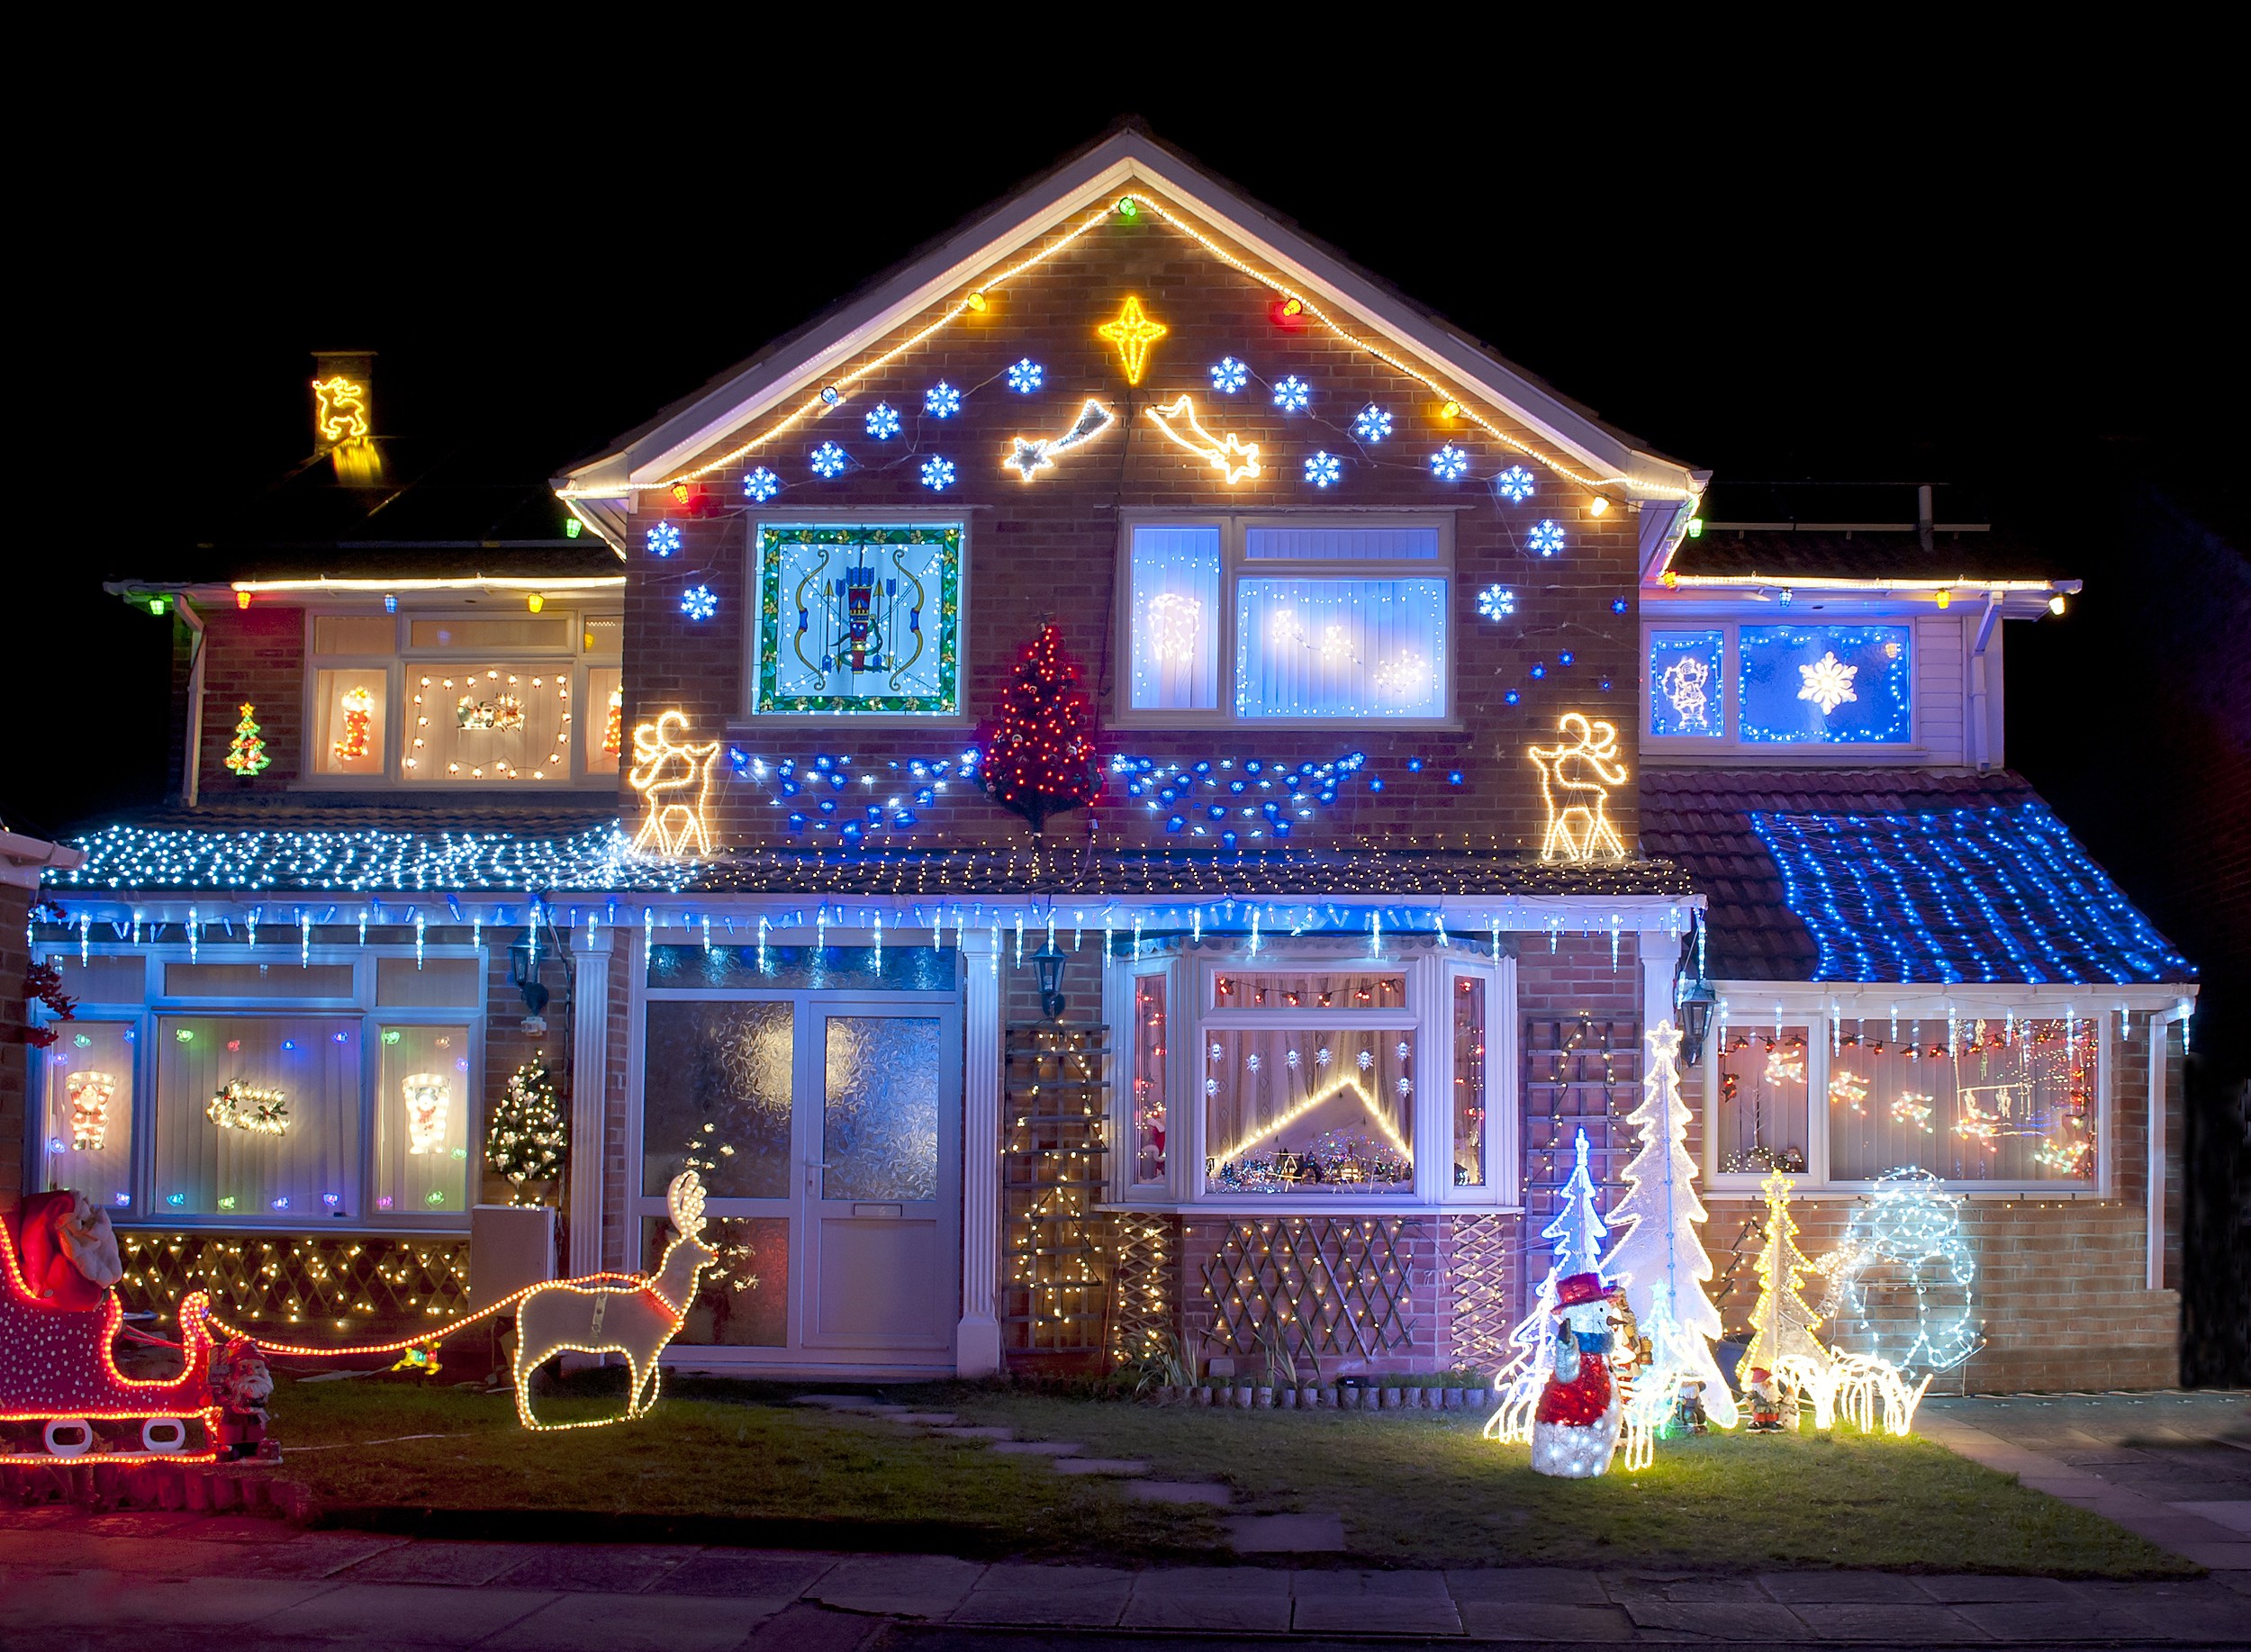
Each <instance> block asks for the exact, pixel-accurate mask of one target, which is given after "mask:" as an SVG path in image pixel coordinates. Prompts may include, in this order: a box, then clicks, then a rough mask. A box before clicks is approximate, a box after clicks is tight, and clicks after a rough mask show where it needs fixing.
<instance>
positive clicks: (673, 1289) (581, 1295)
mask: <svg viewBox="0 0 2251 1652" xmlns="http://www.w3.org/2000/svg"><path fill="white" fill-rule="evenodd" d="M664 1205H665V1208H666V1209H667V1210H669V1211H670V1212H671V1214H672V1219H673V1227H674V1228H676V1229H677V1230H678V1231H679V1236H678V1237H677V1238H675V1239H674V1240H673V1242H672V1244H671V1245H670V1247H668V1248H667V1249H666V1250H665V1251H664V1260H663V1261H662V1262H660V1263H658V1264H657V1267H656V1271H655V1273H653V1274H646V1275H643V1276H641V1277H638V1278H637V1280H635V1281H634V1282H632V1283H628V1284H619V1285H609V1284H593V1283H582V1282H580V1281H577V1280H573V1279H557V1280H556V1281H555V1282H554V1283H552V1284H549V1285H542V1286H537V1287H535V1288H534V1289H533V1290H532V1291H530V1292H529V1294H528V1295H526V1296H525V1297H524V1298H523V1300H522V1301H521V1302H520V1304H518V1305H517V1308H516V1415H517V1417H518V1418H519V1420H520V1421H521V1422H522V1423H523V1425H524V1426H525V1427H526V1428H528V1429H554V1428H599V1427H601V1425H602V1424H604V1423H608V1422H619V1421H621V1420H622V1419H620V1418H617V1417H600V1418H593V1419H590V1420H589V1421H587V1422H540V1421H539V1420H538V1418H537V1417H535V1416H533V1415H532V1413H531V1374H532V1372H534V1371H535V1370H537V1369H538V1368H539V1367H540V1366H542V1365H544V1364H545V1363H546V1362H547V1360H548V1359H552V1358H553V1357H554V1356H555V1355H556V1354H560V1353H576V1354H623V1355H624V1356H625V1362H626V1368H627V1370H628V1373H629V1374H630V1377H631V1380H630V1382H629V1383H628V1386H627V1388H626V1408H625V1416H626V1417H627V1418H632V1417H638V1416H641V1415H643V1414H644V1413H646V1412H647V1410H648V1408H649V1407H650V1406H652V1405H654V1404H655V1403H656V1385H657V1377H658V1366H657V1356H658V1355H660V1354H662V1353H663V1352H664V1345H665V1344H666V1343H667V1342H670V1341H672V1340H673V1333H674V1332H677V1331H679V1329H680V1326H681V1322H682V1321H683V1320H685V1319H686V1318H687V1317H688V1305H689V1304H691V1303H692V1302H693V1301H694V1300H695V1295H696V1280H697V1278H698V1277H699V1276H700V1275H701V1273H702V1272H703V1270H704V1269H705V1268H709V1267H710V1266H711V1264H712V1263H714V1262H716V1261H717V1260H719V1252H718V1251H716V1250H713V1249H712V1248H711V1247H710V1245H707V1244H705V1243H704V1242H703V1240H702V1237H701V1235H702V1232H703V1183H702V1182H701V1180H699V1179H698V1178H697V1176H696V1173H695V1172H694V1171H693V1170H683V1171H682V1172H681V1173H680V1174H679V1175H678V1176H675V1177H673V1180H672V1186H671V1187H667V1188H666V1189H665V1190H664Z"/></svg>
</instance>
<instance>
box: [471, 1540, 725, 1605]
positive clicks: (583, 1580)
mask: <svg viewBox="0 0 2251 1652" xmlns="http://www.w3.org/2000/svg"><path fill="white" fill-rule="evenodd" d="M700 1552H701V1550H698V1549H695V1548H688V1547H686V1546H684V1545H680V1544H655V1543H555V1544H547V1545H544V1546H540V1547H538V1548H535V1549H534V1551H533V1553H532V1556H531V1557H530V1558H529V1559H528V1560H526V1561H524V1562H522V1563H521V1564H520V1565H518V1566H511V1567H509V1569H508V1570H507V1571H505V1572H502V1573H501V1574H500V1575H498V1576H496V1577H495V1578H493V1583H494V1584H496V1585H497V1586H498V1587H500V1588H502V1589H563V1590H568V1591H571V1592H572V1593H591V1594H638V1593H641V1591H642V1590H644V1589H646V1588H648V1587H650V1586H651V1585H652V1584H655V1583H656V1582H657V1581H658V1580H659V1579H660V1578H662V1577H663V1576H664V1574H666V1573H667V1572H670V1571H672V1570H673V1568H674V1567H675V1566H682V1565H683V1564H685V1563H686V1562H687V1561H689V1560H691V1559H692V1558H694V1557H695V1556H696V1555H697V1554H699V1553H700Z"/></svg>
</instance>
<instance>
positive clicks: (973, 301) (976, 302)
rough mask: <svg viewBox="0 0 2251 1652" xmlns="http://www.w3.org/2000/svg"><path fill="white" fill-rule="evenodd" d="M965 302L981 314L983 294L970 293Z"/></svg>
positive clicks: (983, 306) (983, 301) (983, 302)
mask: <svg viewBox="0 0 2251 1652" xmlns="http://www.w3.org/2000/svg"><path fill="white" fill-rule="evenodd" d="M965 302H967V303H968V305H969V307H970V308H971V309H972V310H974V311H977V312H978V313H979V314H983V313H984V309H985V295H984V294H983V293H971V294H970V295H969V297H968V299H967V300H966V301H965Z"/></svg>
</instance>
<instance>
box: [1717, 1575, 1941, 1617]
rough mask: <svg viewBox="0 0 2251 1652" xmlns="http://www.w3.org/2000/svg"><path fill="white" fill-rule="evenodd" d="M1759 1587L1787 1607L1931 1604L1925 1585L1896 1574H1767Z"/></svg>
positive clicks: (1759, 1580) (1762, 1578) (1759, 1579)
mask: <svg viewBox="0 0 2251 1652" xmlns="http://www.w3.org/2000/svg"><path fill="white" fill-rule="evenodd" d="M1758 1586H1759V1587H1760V1588H1762V1589H1764V1590H1765V1591H1766V1592H1767V1593H1768V1594H1771V1595H1772V1596H1774V1598H1775V1599H1776V1600H1777V1601H1780V1602H1782V1603H1783V1604H1784V1605H1785V1606H1795V1605H1798V1604H1799V1603H1800V1602H1808V1603H1813V1602H1818V1603H1820V1604H1822V1605H1831V1606H1844V1605H1855V1606H1858V1605H1875V1604H1879V1603H1884V1604H1894V1603H1895V1604H1899V1605H1904V1606H1928V1605H1930V1595H1929V1594H1928V1593H1925V1591H1924V1589H1923V1587H1922V1585H1921V1584H1919V1583H1917V1582H1916V1581H1915V1580H1914V1579H1913V1578H1912V1577H1903V1576H1901V1575H1899V1574H1898V1573H1896V1572H1766V1573H1762V1574H1761V1575H1759V1578H1758ZM1800 1615H1801V1616H1802V1615H1804V1614H1800Z"/></svg>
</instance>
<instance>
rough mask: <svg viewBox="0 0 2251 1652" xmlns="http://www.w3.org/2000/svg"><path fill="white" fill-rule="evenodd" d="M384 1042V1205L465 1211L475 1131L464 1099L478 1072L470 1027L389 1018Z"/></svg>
mask: <svg viewBox="0 0 2251 1652" xmlns="http://www.w3.org/2000/svg"><path fill="white" fill-rule="evenodd" d="M379 1048H380V1049H381V1051H382V1059H381V1061H380V1062H379V1063H378V1066H379V1068H380V1071H379V1074H378V1076H377V1079H376V1085H375V1203H376V1206H377V1208H378V1209H390V1210H394V1211H414V1212H419V1213H422V1214H439V1213H443V1212H447V1211H451V1212H454V1213H456V1214H459V1213H461V1212H463V1211H466V1209H467V1208H468V1205H469V1197H468V1195H469V1141H470V1137H469V1128H468V1108H467V1106H466V1105H463V1099H464V1098H466V1096H467V1094H468V1092H469V1088H470V1085H471V1079H472V1075H473V1073H474V1071H475V1070H474V1069H473V1067H472V1065H471V1062H470V1052H471V1048H472V1041H471V1038H470V1029H469V1028H468V1027H467V1026H466V1025H438V1026H425V1025H395V1024H386V1025H384V1028H383V1031H382V1037H381V1040H380V1044H379ZM386 1199H387V1200H388V1201H390V1203H389V1204H388V1205H385V1204H384V1201H385V1200H386Z"/></svg>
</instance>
